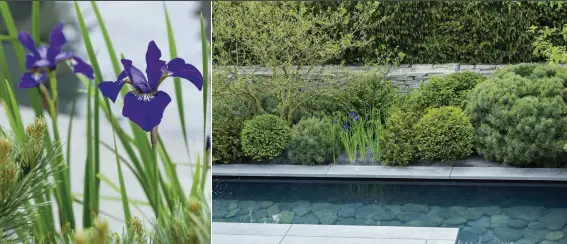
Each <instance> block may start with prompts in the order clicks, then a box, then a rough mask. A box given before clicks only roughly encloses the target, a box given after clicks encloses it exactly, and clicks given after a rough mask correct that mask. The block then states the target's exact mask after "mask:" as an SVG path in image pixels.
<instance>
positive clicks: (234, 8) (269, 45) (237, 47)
mask: <svg viewBox="0 0 567 244" xmlns="http://www.w3.org/2000/svg"><path fill="white" fill-rule="evenodd" d="M343 5H345V4H338V6H336V8H334V11H326V10H323V9H318V8H314V7H313V6H312V4H310V3H305V2H285V1H283V2H213V6H212V8H213V12H214V13H215V18H214V20H213V25H214V26H216V27H215V32H214V33H213V39H215V41H214V42H213V49H214V51H213V52H214V53H215V55H214V57H213V62H214V63H215V64H219V65H248V66H249V65H260V66H264V67H280V68H289V66H293V65H306V66H312V65H320V64H324V63H326V62H327V61H329V60H330V59H333V58H338V57H339V56H340V55H341V54H342V53H343V52H344V51H345V50H347V49H348V48H351V47H355V46H357V45H362V43H361V41H356V40H353V35H354V33H355V32H356V31H357V30H358V29H357V28H351V29H349V30H342V31H341V32H340V35H338V34H336V33H335V32H333V31H332V30H333V29H334V28H335V26H337V25H341V24H345V23H350V22H351V21H353V20H351V18H349V17H350V16H351V15H350V14H349V12H348V10H347V9H346V8H344V7H342V6H343ZM357 5H360V6H364V7H366V8H365V9H367V11H365V13H366V14H364V15H362V14H360V15H358V16H357V19H360V20H363V21H366V19H367V18H368V17H370V15H371V14H372V13H373V12H374V9H375V7H373V6H377V5H378V3H359V4H357ZM288 71H289V72H293V71H292V69H289V70H288Z"/></svg>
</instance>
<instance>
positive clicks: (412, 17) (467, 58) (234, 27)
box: [213, 1, 567, 65]
mask: <svg viewBox="0 0 567 244" xmlns="http://www.w3.org/2000/svg"><path fill="white" fill-rule="evenodd" d="M239 4H241V3H232V4H222V3H219V2H214V3H213V12H214V13H215V16H216V17H215V18H213V26H220V28H223V31H215V33H213V39H214V40H215V42H214V47H213V48H214V51H213V52H214V53H215V56H216V57H215V60H214V61H213V62H214V63H215V64H221V60H228V58H227V57H230V60H238V63H239V64H242V65H249V64H250V63H251V62H256V61H257V60H259V59H258V58H257V56H256V55H255V54H254V53H255V51H254V52H253V51H247V50H246V48H245V47H247V45H245V44H244V43H245V42H246V41H243V38H241V36H243V35H245V34H247V33H246V32H250V34H249V35H248V36H251V37H253V36H254V35H255V34H257V33H258V32H259V30H258V29H261V28H263V29H265V30H263V31H264V32H269V31H271V30H273V31H271V32H273V33H277V35H276V34H275V35H274V36H277V37H278V39H277V40H278V41H280V43H281V46H282V50H287V49H290V46H288V40H286V39H285V38H284V36H285V35H289V36H290V39H289V43H293V42H294V40H296V39H297V37H300V35H299V34H298V33H302V30H303V29H302V27H303V25H302V23H304V22H303V21H299V24H297V26H292V25H287V23H285V24H283V25H282V26H278V24H279V23H281V22H282V19H283V17H281V15H282V14H281V13H284V14H287V13H289V12H291V11H286V10H289V9H291V8H293V7H287V6H286V9H285V10H280V11H279V12H277V11H275V10H273V9H271V8H269V7H263V6H265V5H266V3H261V4H258V5H261V6H262V7H258V8H255V9H253V10H254V11H256V12H252V9H251V8H249V9H246V10H247V11H249V12H245V13H246V14H247V15H248V21H249V22H251V23H250V24H249V25H248V26H246V25H240V24H232V23H233V22H236V21H235V19H237V17H240V16H242V15H241V13H242V11H241V10H239V8H242V7H236V6H237V5H239ZM290 5H294V6H295V8H296V9H299V8H301V7H299V5H302V6H308V9H312V11H313V12H316V13H318V14H319V16H318V18H320V19H333V17H337V18H342V19H343V21H333V22H326V23H333V24H332V25H330V24H329V25H319V26H320V27H318V28H320V30H318V31H320V32H321V33H323V37H319V38H321V39H322V38H327V37H329V36H331V37H334V38H336V39H337V40H339V39H341V38H349V39H348V40H351V41H352V42H353V43H356V45H351V46H350V47H348V48H346V49H344V50H341V51H342V52H337V53H336V56H335V57H333V58H332V59H329V60H326V61H323V60H319V61H323V62H325V64H341V63H346V64H375V63H395V62H402V63H471V64H476V63H491V64H494V63H520V62H538V61H542V60H543V59H542V58H541V57H539V54H538V53H534V52H533V51H534V50H535V49H536V48H534V47H533V46H532V43H533V42H534V41H536V39H537V35H536V33H533V32H529V31H527V30H528V28H529V27H531V26H536V27H538V28H545V27H549V28H562V27H563V26H564V25H565V24H567V11H565V7H563V8H561V7H558V6H557V4H556V3H555V4H554V3H553V2H550V3H541V2H537V1H531V2H529V1H523V2H517V1H516V2H514V1H383V2H380V3H378V2H374V3H360V2H334V1H318V2H310V3H301V4H300V3H293V4H291V3H290ZM233 10H234V11H235V12H236V14H232V12H231V11H233ZM260 12H263V13H260ZM257 20H261V21H257ZM253 22H256V23H253ZM258 27H259V28H258ZM280 28H288V29H289V30H288V31H287V32H282V31H277V29H280ZM215 29H216V27H215ZM241 33H244V34H241ZM231 36H235V38H234V39H231ZM219 37H222V38H219ZM556 37H557V35H556ZM261 38H263V37H261ZM261 38H257V40H262V39H261ZM308 40H309V38H305V39H304V40H300V41H299V42H297V43H299V47H301V48H303V47H306V45H304V44H305V43H308ZM550 41H551V42H552V43H553V44H554V46H565V45H566V44H567V41H566V40H562V39H560V38H552V39H550ZM280 43H277V44H276V45H274V46H277V45H279V44H280ZM311 43H317V42H311ZM308 46H309V47H313V48H315V49H316V50H314V51H313V53H319V52H318V51H319V50H330V49H326V48H324V47H317V46H318V45H312V44H309V45H308ZM237 47H238V48H239V49H241V51H238V52H236V51H233V50H235V49H236V48H237ZM261 47H264V44H263V43H261V42H260V44H259V45H258V47H254V48H255V49H254V50H262V48H261ZM274 48H275V47H274ZM272 49H273V48H272ZM268 50H269V49H268ZM290 50H291V49H290ZM217 53H223V56H222V57H220V56H217V55H216V54H217ZM256 53H257V52H256ZM321 53H324V52H321ZM267 55H271V54H270V53H269V52H267ZM290 56H291V54H288V53H284V55H283V56H282V58H281V60H290V58H289V57H290ZM272 57H273V59H278V58H277V57H278V56H272Z"/></svg>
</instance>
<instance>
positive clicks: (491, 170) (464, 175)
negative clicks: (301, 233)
mask: <svg viewBox="0 0 567 244" xmlns="http://www.w3.org/2000/svg"><path fill="white" fill-rule="evenodd" d="M212 171H213V176H231V177H239V176H240V177H309V178H367V179H368V178H370V179H433V180H496V181H561V182H567V168H504V167H435V166H408V167H392V166H379V165H322V166H303V165H252V164H223V165H213V170H212Z"/></svg>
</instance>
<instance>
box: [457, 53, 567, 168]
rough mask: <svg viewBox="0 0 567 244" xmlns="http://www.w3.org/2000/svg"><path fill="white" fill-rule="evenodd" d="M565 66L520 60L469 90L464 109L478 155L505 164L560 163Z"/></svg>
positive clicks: (565, 132) (566, 139) (565, 130)
mask: <svg viewBox="0 0 567 244" xmlns="http://www.w3.org/2000/svg"><path fill="white" fill-rule="evenodd" d="M566 84H567V71H566V70H565V69H564V68H562V67H558V66H552V65H536V64H521V65H516V66H513V67H510V68H508V69H505V70H502V71H499V72H498V73H496V74H495V75H494V76H493V77H492V78H491V79H490V80H488V81H486V82H483V83H481V84H479V85H478V86H477V87H475V89H473V90H472V92H471V96H470V101H469V103H468V105H467V108H466V110H465V112H466V113H467V115H468V116H469V117H470V118H471V122H472V125H473V127H474V128H475V132H476V147H477V150H478V152H479V153H480V154H483V155H484V156H485V157H486V158H488V159H491V160H497V161H500V162H503V163H506V164H512V165H518V166H527V165H536V166H557V165H563V164H564V155H565V152H564V150H563V147H564V145H565V144H566V143H567V105H566V104H565V100H566V94H565V86H566Z"/></svg>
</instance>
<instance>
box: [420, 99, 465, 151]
mask: <svg viewBox="0 0 567 244" xmlns="http://www.w3.org/2000/svg"><path fill="white" fill-rule="evenodd" d="M414 133H415V138H414V143H415V145H416V147H417V152H418V155H419V157H420V158H421V159H426V160H440V161H443V162H444V161H451V160H456V159H460V158H463V157H466V156H468V155H470V154H471V153H472V149H473V146H474V144H473V142H474V130H473V127H472V125H471V122H470V120H469V118H468V117H467V116H466V115H465V114H464V113H463V111H462V109H460V108H458V107H452V106H450V107H441V108H432V109H430V110H428V112H427V114H425V115H424V116H423V117H422V118H421V119H420V120H419V122H418V123H417V124H416V125H415V126H414Z"/></svg>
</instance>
